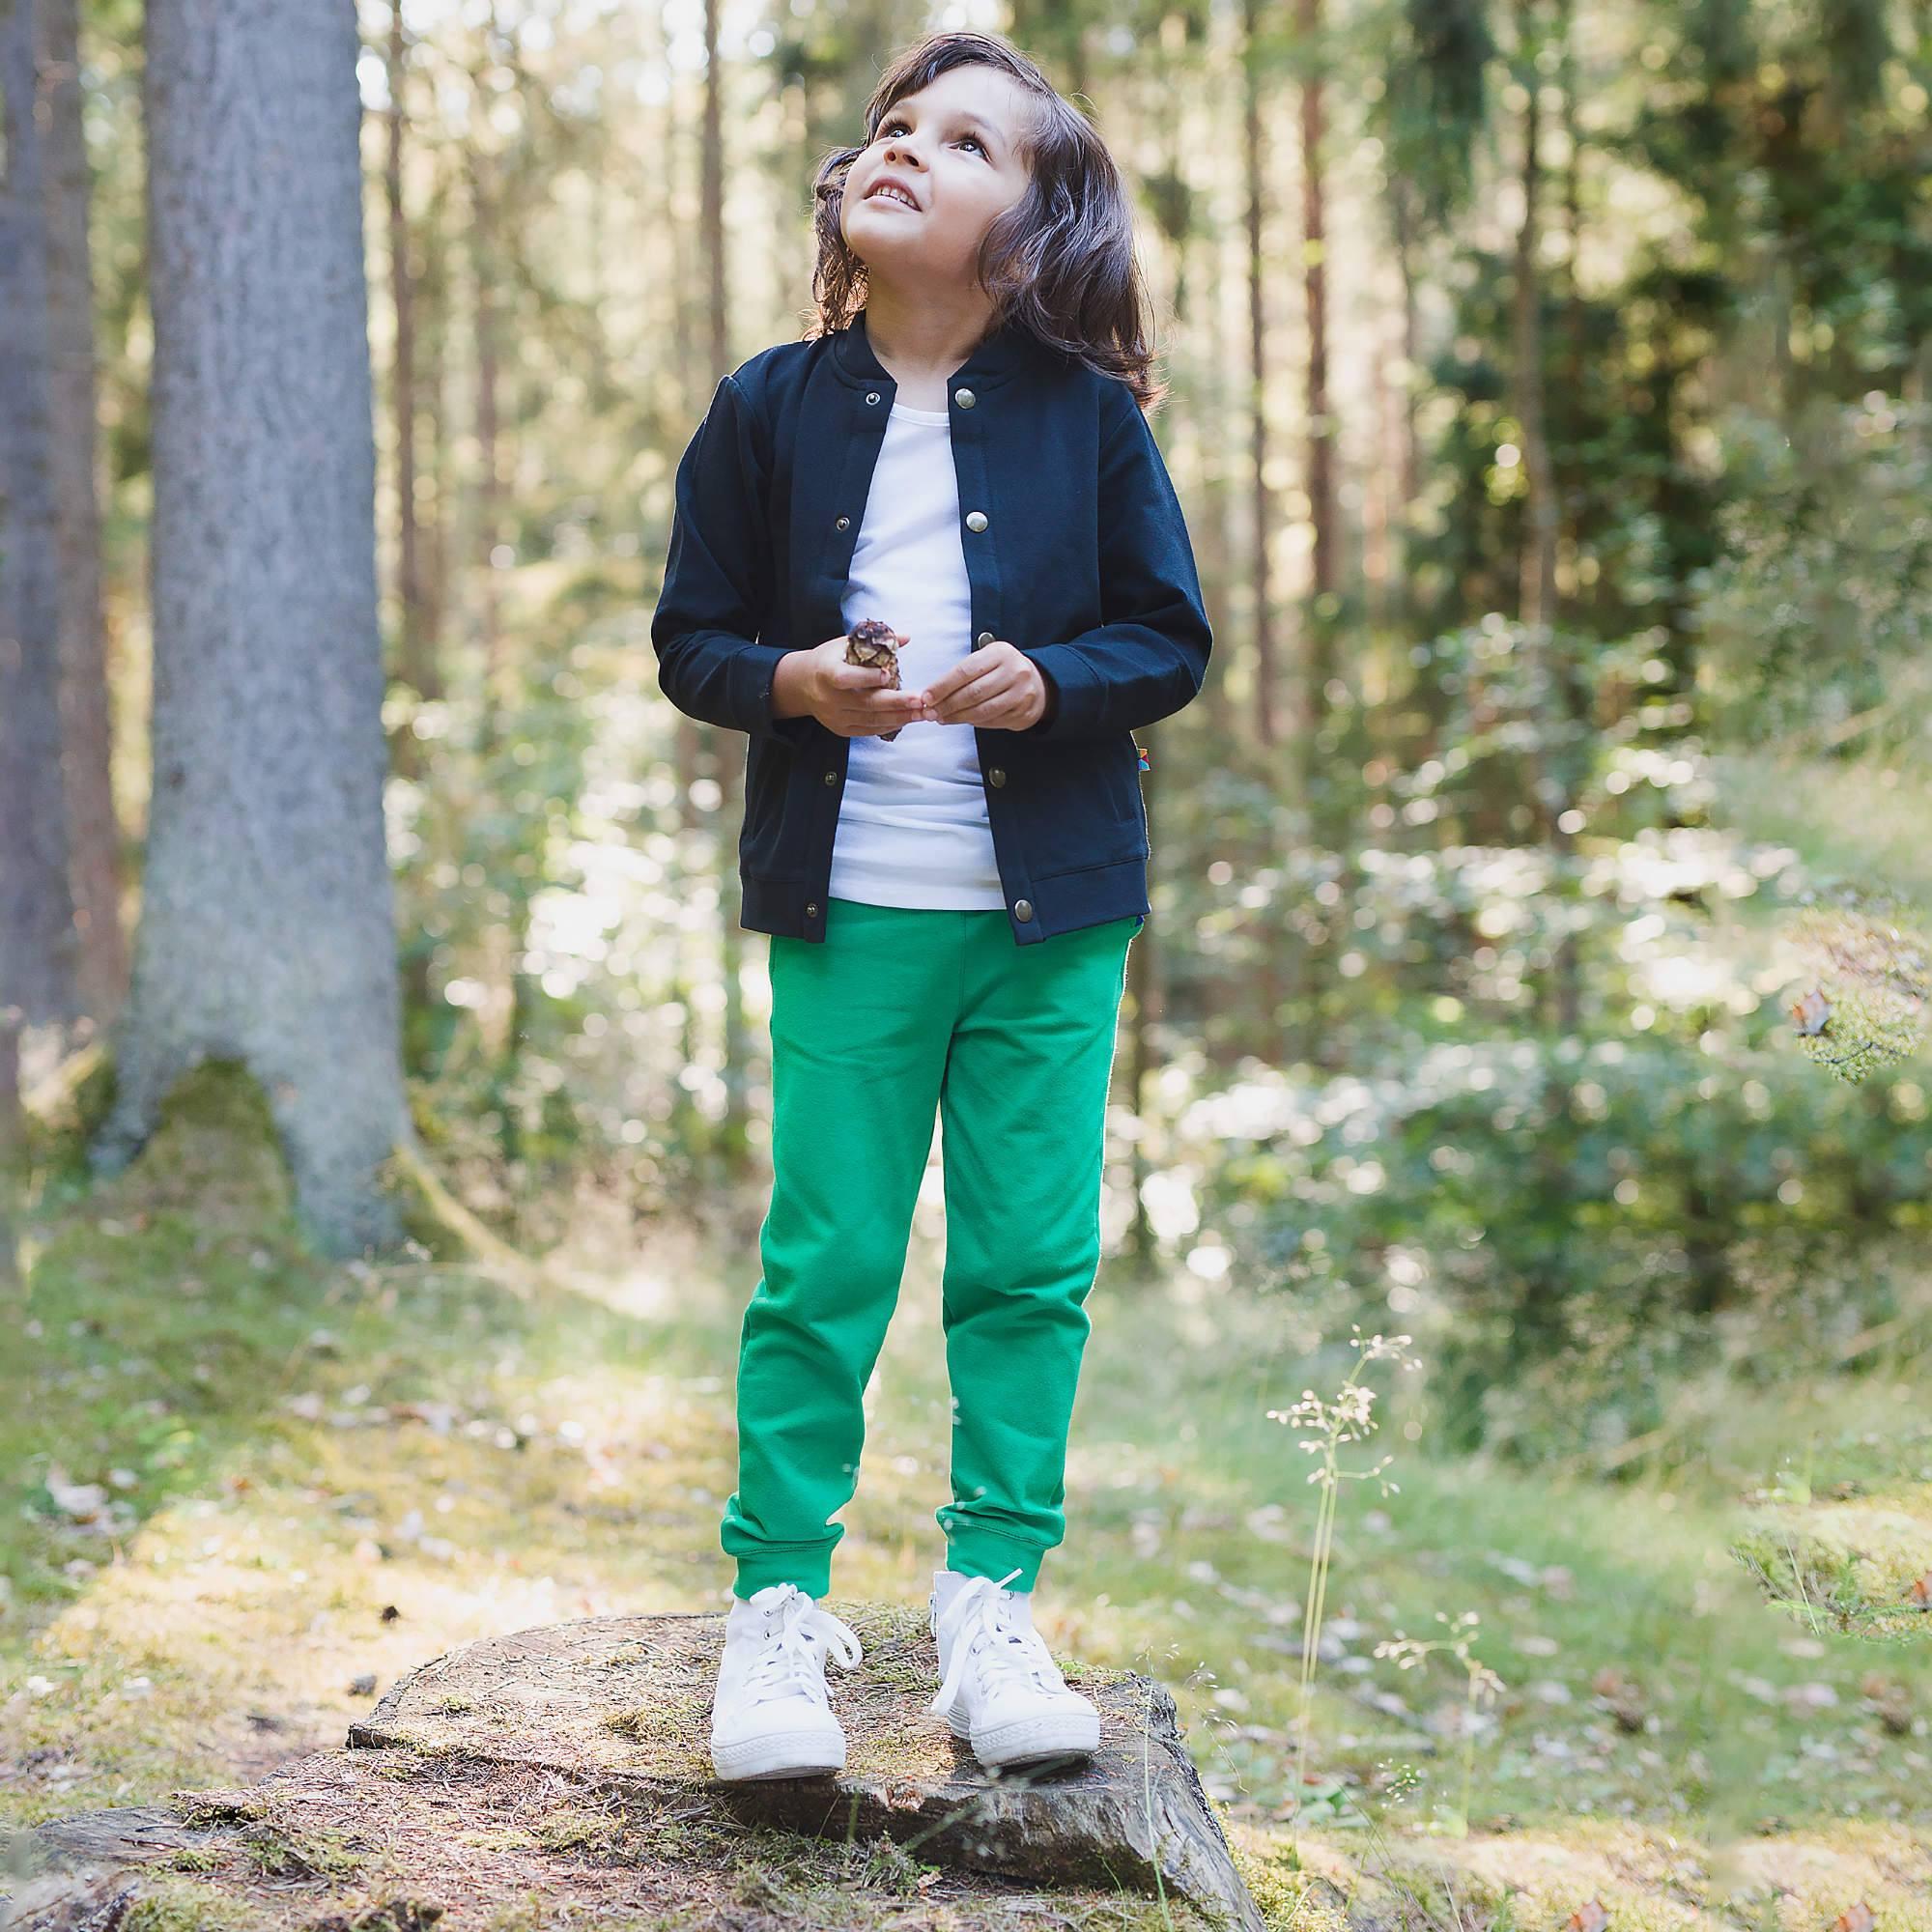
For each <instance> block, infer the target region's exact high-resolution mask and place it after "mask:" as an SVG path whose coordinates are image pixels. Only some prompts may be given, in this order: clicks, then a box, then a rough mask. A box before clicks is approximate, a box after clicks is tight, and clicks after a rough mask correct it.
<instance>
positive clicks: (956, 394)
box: [952, 389, 977, 410]
mask: <svg viewBox="0 0 1932 1932" xmlns="http://www.w3.org/2000/svg"><path fill="white" fill-rule="evenodd" d="M952 400H953V401H954V402H955V403H957V404H958V405H959V407H960V408H961V409H962V410H970V409H971V408H972V407H973V404H974V402H975V401H976V400H977V398H976V397H975V396H974V394H973V391H972V390H971V389H954V390H953V392H952Z"/></svg>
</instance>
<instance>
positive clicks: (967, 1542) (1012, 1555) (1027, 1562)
mask: <svg viewBox="0 0 1932 1932" xmlns="http://www.w3.org/2000/svg"><path fill="white" fill-rule="evenodd" d="M1045 1555H1046V1551H1045V1550H1043V1549H1036V1548H1032V1546H1030V1545H1028V1544H1024V1543H1012V1542H1009V1540H1008V1539H1007V1538H1006V1537H1004V1536H995V1535H992V1534H990V1533H988V1532H986V1531H983V1530H982V1531H977V1532H975V1533H974V1534H973V1535H970V1536H949V1537H948V1538H947V1539H946V1567H947V1568H948V1569H949V1570H956V1571H957V1572H958V1573H959V1574H960V1575H961V1576H962V1577H991V1578H992V1579H993V1581H994V1582H996V1583H997V1582H998V1581H999V1580H1000V1578H1001V1577H1004V1576H1006V1575H1007V1574H1008V1573H1009V1571H1013V1570H1017V1571H1018V1572H1019V1573H1020V1574H1019V1575H1018V1576H1017V1577H1014V1578H1013V1580H1012V1581H1011V1582H1010V1583H1009V1584H1008V1585H1007V1588H1008V1589H1009V1590H1020V1591H1029V1590H1031V1589H1032V1588H1033V1586H1034V1584H1035V1583H1036V1582H1037V1581H1038V1579H1039V1566H1040V1562H1041V1559H1042V1558H1044V1556H1045Z"/></svg>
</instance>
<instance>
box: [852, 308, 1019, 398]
mask: <svg viewBox="0 0 1932 1932" xmlns="http://www.w3.org/2000/svg"><path fill="white" fill-rule="evenodd" d="M1040 346H1041V345H1040V344H1039V343H1038V342H1037V339H1036V338H1035V336H1034V335H1033V333H1032V332H1031V331H1030V330H1029V329H1027V328H1025V327H1022V326H1021V325H1020V324H1019V323H1017V322H1015V321H1013V320H1012V319H1011V318H1010V317H1009V318H1008V319H1007V320H1006V321H1005V322H1002V323H1000V324H999V325H998V326H997V327H994V328H992V329H991V330H989V331H988V332H987V334H986V335H985V336H984V337H983V338H982V339H981V340H980V346H979V347H978V348H977V349H975V350H974V351H973V353H972V355H969V356H967V358H966V359H965V361H963V362H962V363H960V365H959V366H958V368H956V369H954V370H953V371H952V374H951V375H949V376H948V378H947V381H948V382H953V381H958V382H972V383H978V384H980V386H981V387H984V388H991V387H992V386H993V385H994V384H998V383H1004V382H1005V381H1006V380H1007V378H1008V377H1009V376H1013V375H1016V374H1018V372H1019V371H1020V370H1021V369H1023V368H1025V367H1026V366H1027V365H1028V363H1029V362H1030V361H1031V360H1032V359H1033V358H1034V356H1035V355H1037V353H1038V350H1039V348H1040ZM832 360H833V364H834V366H835V367H836V368H837V369H838V373H839V375H840V376H841V377H843V378H844V380H845V381H846V382H847V383H849V384H852V385H853V387H855V388H863V387H864V386H865V385H866V384H874V383H888V384H891V383H893V378H892V377H891V376H890V375H889V374H888V373H887V370H886V366H885V364H884V363H883V362H881V361H880V360H879V358H878V356H877V355H875V354H874V353H873V351H872V344H871V339H870V337H869V336H868V335H867V332H866V311H865V309H864V308H861V309H860V310H859V311H858V312H857V313H856V314H855V315H854V316H853V318H852V320H851V321H850V322H848V323H847V324H846V325H845V327H843V328H840V329H835V330H834V331H833V336H832ZM894 386H896V384H894Z"/></svg>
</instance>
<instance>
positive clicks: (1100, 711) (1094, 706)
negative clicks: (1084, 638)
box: [1020, 644, 1107, 738]
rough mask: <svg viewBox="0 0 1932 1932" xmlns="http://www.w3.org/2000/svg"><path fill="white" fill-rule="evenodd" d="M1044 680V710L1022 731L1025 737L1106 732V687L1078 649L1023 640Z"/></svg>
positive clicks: (1076, 735)
mask: <svg viewBox="0 0 1932 1932" xmlns="http://www.w3.org/2000/svg"><path fill="white" fill-rule="evenodd" d="M1020 650H1021V651H1022V652H1023V653H1024V655H1025V656H1027V657H1029V658H1031V659H1032V660H1033V663H1034V667H1035V668H1036V669H1037V671H1038V672H1039V674H1040V677H1041V679H1042V680H1043V681H1044V682H1045V685H1046V691H1047V705H1046V710H1045V712H1044V713H1043V714H1042V715H1041V716H1040V717H1039V718H1037V720H1036V721H1035V722H1034V723H1033V724H1031V725H1027V726H1026V728H1025V729H1024V730H1023V731H1021V733H1020V736H1021V737H1023V738H1093V737H1098V736H1101V735H1103V734H1104V733H1105V731H1106V729H1107V725H1106V717H1105V713H1106V708H1107V687H1106V685H1105V683H1104V682H1103V681H1102V680H1101V679H1100V678H1098V677H1097V676H1095V675H1094V668H1093V667H1092V666H1091V665H1089V664H1088V663H1087V661H1086V659H1085V658H1083V657H1082V656H1081V655H1080V653H1079V652H1078V651H1070V650H1068V649H1067V648H1066V647H1065V645H1064V644H1035V645H1033V646H1031V647H1029V646H1027V645H1025V644H1022V645H1021V646H1020Z"/></svg>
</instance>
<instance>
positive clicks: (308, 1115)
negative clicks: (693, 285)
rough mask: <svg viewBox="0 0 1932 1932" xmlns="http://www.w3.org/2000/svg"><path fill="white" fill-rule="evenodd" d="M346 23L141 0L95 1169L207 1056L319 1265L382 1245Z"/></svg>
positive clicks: (378, 729)
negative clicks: (148, 489)
mask: <svg viewBox="0 0 1932 1932" xmlns="http://www.w3.org/2000/svg"><path fill="white" fill-rule="evenodd" d="M356 55H357V42H356V32H355V15H354V13H353V11H352V10H351V9H349V8H346V7H340V8H338V7H327V8H317V7H312V6H307V5H304V4H302V0H256V4H255V5H253V6H250V7H247V8H237V7H233V6H230V5H227V4H224V0H151V4H150V6H149V9H148V33H147V64H146V71H145V76H144V91H145V105H146V123H147V130H148V149H149V152H148V218H149V234H150V238H151V248H152V277H153V279H152V288H153V302H154V316H155V366H154V385H153V412H154V467H155V518H154V542H153V561H152V570H153V580H154V597H153V603H154V676H155V687H154V720H153V733H152V743H153V766H154V794H153V799H152V802H151V805H150V809H149V834H148V850H147V866H146V871H145V876H144V885H143V893H142V914H141V923H140V929H139V932H138V935H137V939H136V946H135V960H134V976H133V984H132V989H131V993H130V997H129V1000H128V1007H127V1009H125V1011H124V1012H123V1014H122V1019H121V1023H120V1025H119V1027H118V1028H117V1040H116V1048H117V1054H116V1058H117V1076H118V1077H117V1086H116V1095H115V1103H114V1107H113V1111H112V1113H111V1114H110V1116H109V1118H108V1120H107V1122H106V1124H105V1125H104V1126H103V1128H102V1130H101V1133H100V1136H99V1141H98V1143H97V1145H96V1148H95V1149H94V1158H95V1161H96V1164H97V1165H98V1166H99V1167H101V1168H104V1169H110V1170H111V1169H112V1168H114V1167H116V1166H118V1165H121V1164H123V1163H125V1162H126V1161H127V1160H128V1159H129V1158H131V1156H132V1155H133V1153H134V1152H135V1151H136V1150H137V1149H138V1148H139V1146H140V1145H141V1143H142V1142H143V1141H144V1140H145V1139H146V1137H147V1135H148V1134H149V1132H150V1131H151V1130H152V1128H153V1126H154V1124H155V1122H156V1117H157V1114H158V1111H159V1107H160V1104H161V1101H162V1099H163V1097H164V1095H165V1094H166V1093H167V1091H168V1089H169V1088H170V1087H171V1086H172V1085H173V1084H174V1082H175V1080H176V1079H177V1078H178V1077H179V1076H180V1075H181V1074H182V1073H184V1072H185V1071H186V1070H187V1069H188V1068H189V1067H191V1066H193V1065H195V1064H197V1063H198V1062H200V1061H202V1060H204V1059H207V1058H210V1057H216V1056H218V1057H222V1058H228V1059H233V1060H236V1061H239V1062H240V1063H241V1064H242V1065H245V1066H246V1067H247V1068H248V1069H249V1070H250V1071H251V1072H252V1073H253V1074H254V1075H255V1076H256V1077H257V1078H258V1079H259V1080H260V1081H261V1082H262V1084H263V1087H264V1089H265V1092H266V1094H267V1097H268V1102H269V1105H270V1110H271V1113H272V1116H273V1119H274V1121H275V1124H276V1126H277V1128H278V1130H279V1131H280V1133H281V1136H282V1139H283V1144H284V1146H285V1148H286V1150H287V1152H288V1157H289V1162H290V1166H291V1168H292V1170H293V1174H294V1179H295V1183H296V1198H297V1203H298V1208H299V1210H300V1213H301V1216H302V1218H303V1220H304V1221H305V1222H306V1224H307V1227H308V1231H309V1232H310V1233H311V1235H312V1236H314V1237H315V1238H316V1239H317V1241H318V1243H319V1245H321V1246H322V1247H323V1248H324V1249H325V1251H327V1252H331V1253H348V1252H355V1251H357V1250H359V1249H363V1248H366V1247H368V1246H369V1245H371V1244H377V1245H380V1244H384V1243H386V1242H388V1241H390V1240H392V1239H394V1238H395V1236H396V1235H397V1234H398V1232H399V1228H398V1220H397V1216H396V1213H395V1208H394V1205H393V1203H392V1202H391V1201H390V1200H389V1199H388V1198H387V1197H386V1196H385V1195H384V1192H383V1189H382V1184H381V1173H380V1170H381V1168H382V1165H383V1163H384V1160H385V1158H386V1156H387V1155H388V1153H389V1151H390V1149H391V1148H392V1147H393V1146H394V1145H395V1144H396V1142H397V1141H398V1140H400V1139H405V1138H407V1137H408V1136H409V1135H410V1132H411V1129H410V1123H409V1118H408V1113H407V1109H406V1107H405V1104H404V1095H403V1085H402V1075H401V1066H400V1063H399V1060H398V1054H397V1010H396V1009H397V987H396V935H395V928H394V919H393V915H392V912H391V892H390V880H389V874H388V867H387V863H386V858H385V854H384V822H383V782H384V766H385V748H384V740H383V726H382V699H383V663H382V641H381V636H380V632H379V629H378V624H377V607H376V545H375V491H376V452H375V442H374V437H373V433H372V419H371V410H372V404H373V393H372V384H371V377H370V367H369V344H368V334H367V302H368V293H367V287H366V283H365V279H364V273H363V235H362V202H361V189H362V183H361V169H360V160H359V155H358V146H357V141H358V123H359V114H360V100H359V96H358V92H357V88H356V79H355V62H356Z"/></svg>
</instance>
